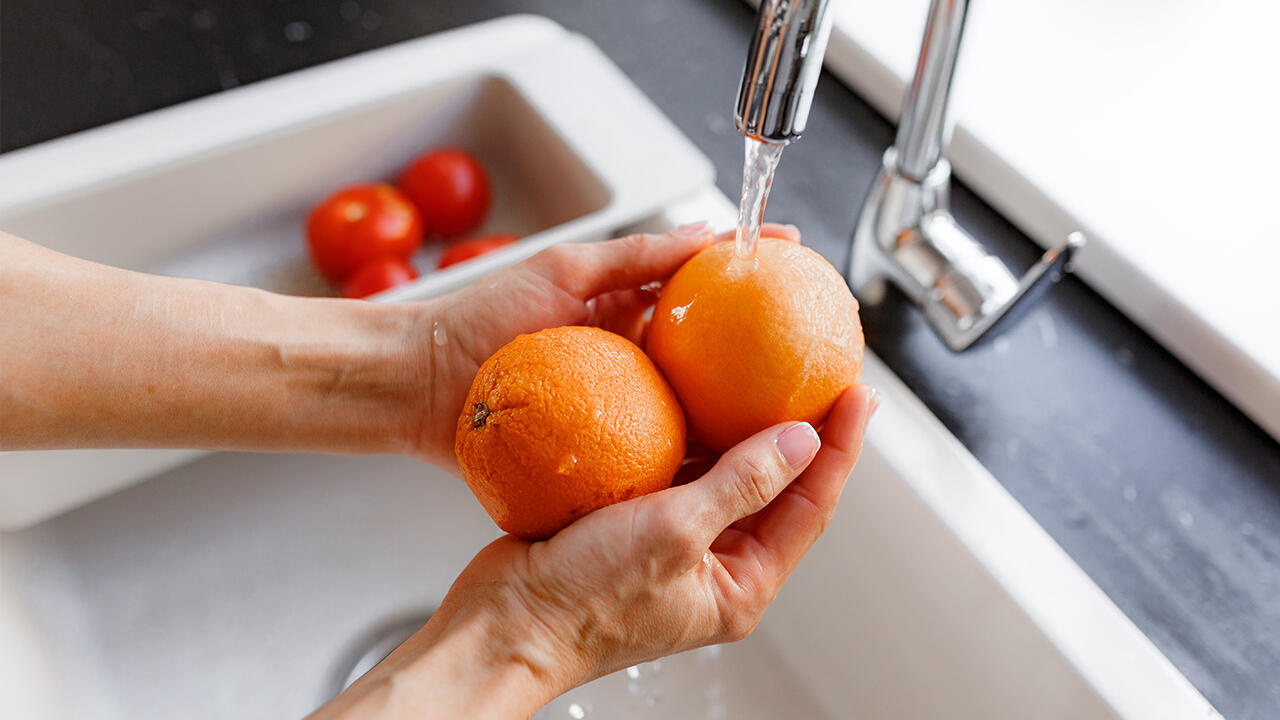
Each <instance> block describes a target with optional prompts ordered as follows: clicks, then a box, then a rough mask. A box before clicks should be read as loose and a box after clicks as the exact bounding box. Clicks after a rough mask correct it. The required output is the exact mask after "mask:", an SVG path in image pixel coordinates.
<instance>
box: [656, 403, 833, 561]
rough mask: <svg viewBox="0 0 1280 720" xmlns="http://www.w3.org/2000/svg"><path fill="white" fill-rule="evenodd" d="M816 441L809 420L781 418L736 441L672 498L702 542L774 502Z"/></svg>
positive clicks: (815, 448)
mask: <svg viewBox="0 0 1280 720" xmlns="http://www.w3.org/2000/svg"><path fill="white" fill-rule="evenodd" d="M820 444H821V442H820V440H819V438H818V433H816V432H815V431H814V429H813V427H812V426H811V425H809V423H804V422H801V423H783V424H780V425H775V426H773V427H771V428H769V429H767V430H763V431H761V432H758V433H756V434H755V435H753V436H751V437H749V438H747V439H746V440H743V441H742V442H740V443H738V444H737V445H736V446H734V447H733V448H732V449H730V450H729V452H727V453H725V454H724V455H722V456H721V457H720V459H719V461H717V462H716V464H715V466H714V467H712V468H711V471H710V472H708V473H707V474H706V475H704V476H702V477H701V478H699V479H698V480H695V481H694V482H691V483H689V484H688V485H684V486H682V487H679V488H675V489H674V490H673V491H672V495H673V497H672V498H671V499H670V502H673V503H674V504H675V505H676V506H677V507H678V508H679V510H680V512H681V513H683V514H684V515H685V517H686V518H687V522H688V523H689V524H691V525H693V526H694V527H695V528H696V531H697V532H698V533H699V534H700V538H701V539H702V541H703V543H704V544H703V547H707V546H708V545H710V543H711V541H712V540H714V539H715V538H716V537H717V536H718V535H719V534H720V533H721V532H722V531H723V530H724V529H725V528H726V527H728V526H729V525H730V524H731V523H733V522H734V521H736V520H739V519H741V518H744V517H747V516H748V515H751V514H752V513H755V512H758V511H759V510H761V509H763V508H764V507H765V506H766V505H768V504H769V503H770V502H772V501H773V499H774V498H776V497H777V496H778V494H779V493H781V492H782V490H783V488H785V487H786V486H787V483H790V482H791V481H792V480H793V479H795V478H796V476H797V475H799V474H800V472H801V471H803V470H804V468H805V467H807V466H808V465H809V463H810V461H812V460H813V458H814V454H815V453H816V452H817V451H818V448H819V446H820Z"/></svg>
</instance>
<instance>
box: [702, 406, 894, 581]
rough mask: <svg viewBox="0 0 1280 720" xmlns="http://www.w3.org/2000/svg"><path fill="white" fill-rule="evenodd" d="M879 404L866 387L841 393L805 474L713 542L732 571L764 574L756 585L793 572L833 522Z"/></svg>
mask: <svg viewBox="0 0 1280 720" xmlns="http://www.w3.org/2000/svg"><path fill="white" fill-rule="evenodd" d="M877 403H878V400H877V397H876V393H875V390H873V389H872V388H870V387H869V386H866V385H857V386H855V387H853V388H850V389H849V390H847V391H845V393H844V394H843V395H841V396H840V398H839V399H837V400H836V404H835V406H834V407H832V409H831V414H830V415H828V417H827V423H826V427H825V428H823V431H822V449H821V450H819V451H818V454H817V455H816V456H815V457H814V459H813V462H812V463H810V464H809V467H808V468H807V469H806V470H805V471H804V473H803V474H802V475H801V476H800V477H799V478H798V479H796V481H795V482H793V483H791V484H790V485H788V486H787V487H786V488H785V489H784V490H783V491H782V492H781V493H779V494H778V497H777V498H776V499H775V500H774V501H773V502H771V503H769V505H768V507H766V508H764V509H763V510H762V511H761V512H758V513H756V514H755V515H752V516H751V517H749V518H746V519H745V520H743V521H741V522H738V523H735V524H734V526H733V528H732V529H731V531H730V532H727V533H725V535H724V536H722V538H718V539H717V542H716V543H713V544H712V551H713V552H716V553H717V555H718V556H719V557H720V560H721V562H722V563H723V564H724V565H725V566H726V569H728V570H729V572H730V574H732V575H734V576H735V577H739V576H740V575H741V574H742V573H752V572H761V573H764V574H765V577H760V578H756V580H757V581H758V582H757V583H754V584H755V585H758V586H776V585H780V584H781V583H782V582H783V581H784V580H785V579H786V578H787V576H788V575H790V574H791V571H792V570H794V569H795V567H796V565H797V564H799V562H800V559H801V558H802V557H804V554H805V552H806V551H808V549H809V547H810V546H812V545H813V543H814V541H815V540H817V539H818V536H819V535H821V534H822V532H823V530H825V529H826V527H827V524H828V523H829V522H830V521H831V516H832V513H834V512H835V508H836V503H837V502H838V501H839V499H840V493H841V491H842V490H843V489H844V484H845V480H846V479H847V478H848V477H849V473H850V472H852V470H853V467H854V465H855V463H857V461H858V454H859V451H860V450H861V447H862V439H863V436H864V434H865V432H866V428H867V422H868V420H870V418H871V414H872V413H874V412H875V408H876V405H877Z"/></svg>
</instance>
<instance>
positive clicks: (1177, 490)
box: [0, 0, 1280, 720]
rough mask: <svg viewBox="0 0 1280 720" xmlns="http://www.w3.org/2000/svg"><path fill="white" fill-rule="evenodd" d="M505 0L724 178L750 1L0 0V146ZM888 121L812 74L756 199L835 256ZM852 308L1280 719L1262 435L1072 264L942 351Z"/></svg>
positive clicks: (890, 310) (1172, 637) (1100, 569)
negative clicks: (769, 187)
mask: <svg viewBox="0 0 1280 720" xmlns="http://www.w3.org/2000/svg"><path fill="white" fill-rule="evenodd" d="M885 1H886V2H888V1H889V0H885ZM512 12H538V13H542V14H545V15H548V16H550V17H552V18H554V19H555V20H557V21H559V22H560V23H561V24H563V25H565V26H567V27H569V28H571V29H573V30H577V31H580V32H582V33H584V34H586V35H587V36H589V37H591V38H592V39H593V40H594V41H595V42H596V43H597V44H598V45H600V46H601V47H602V48H603V49H604V50H605V52H606V53H608V54H609V56H610V57H612V58H613V60H614V62H616V63H617V64H618V65H619V66H621V67H622V69H623V70H624V71H625V72H626V73H627V74H628V75H630V76H631V78H632V79H633V80H634V81H635V82H636V83H637V84H638V85H639V86H640V88H641V89H642V90H644V92H646V93H647V94H648V95H649V96H650V97H652V98H653V99H654V100H655V101H656V102H657V104H658V105H659V106H661V107H662V109H663V110H664V111H665V112H666V113H667V114H668V115H670V116H671V118H672V119H673V120H674V121H675V122H676V124H677V125H679V126H680V128H681V129H683V130H684V132H685V133H686V134H687V135H689V137H691V138H692V139H693V140H694V142H696V143H697V144H698V145H699V146H700V147H701V148H702V150H703V152H705V153H706V154H707V155H708V156H710V157H711V158H712V160H713V161H714V162H715V164H716V168H717V170H718V173H719V175H718V182H719V185H720V188H721V189H722V190H724V191H725V193H726V194H728V195H729V196H730V197H736V193H737V191H738V184H739V182H740V176H741V142H740V140H739V139H738V137H737V136H736V134H735V133H734V131H733V128H732V123H731V119H730V108H731V105H732V102H733V96H734V92H735V90H736V86H737V82H738V78H739V73H740V70H741V65H742V61H743V58H744V54H745V43H746V38H747V35H748V31H749V28H750V25H751V22H752V17H753V13H752V12H751V11H750V10H749V9H748V8H747V7H746V6H745V5H742V4H740V3H739V2H737V1H736V0H705V1H697V0H647V1H646V2H636V3H621V2H614V3H606V2H601V1H600V0H572V1H570V0H558V1H554V2H553V1H552V0H539V1H534V2H524V3H521V2H500V1H496V0H492V1H487V2H477V1H473V2H455V3H424V2H395V1H393V0H346V1H345V2H301V1H297V0H293V1H285V2H270V3H267V2H235V1H234V0H222V1H220V2H211V1H207V0H206V1H203V2H200V1H197V2H182V1H180V0H0V149H3V150H12V149H15V148H19V147H22V146H25V145H28V144H31V143H35V142H39V141H41V140H47V139H50V138H54V137H57V136H59V135H64V134H66V133H70V132H74V131H77V130H81V129H84V128H88V127H92V126H95V125H100V124H103V123H107V122H110V121H113V120H117V119H120V118H124V117H127V116H130V115H134V114H137V113H141V112H145V111H147V110H152V109H155V108H159V107H163V106H166V105H170V104H173V103H177V102H181V101H183V100H188V99H191V98H194V97H198V96H201V95H206V94H209V93H213V92H217V91H219V90H222V89H226V88H230V87H234V86H236V85H241V84H245V83H250V82H253V81H255V80H260V79H263V78H266V77H270V76H273V75H277V74H280V73H283V72H288V71H290V70H295V69H298V68H302V67H306V66H308V65H313V64H316V63H319V62H323V61H326V60H332V59H335V58H339V57H342V56H345V55H350V54H352V53H356V52H360V51H362V50H367V49H369V48H374V47H378V46H381V45H386V44H388V43H393V42H397V41H400V40H406V39H409V38H413V37H417V36H419V35H423V34H427V33H431V32H434V31H437V30H441V29H445V28H449V27H454V26H457V25H462V24H467V23H470V22H473V21H476V20H481V19H484V18H489V17H494V16H498V15H503V14H508V13H512ZM892 134H893V128H892V126H891V125H890V124H889V123H888V122H886V121H885V119H884V118H882V117H880V116H879V115H877V114H876V113H875V112H874V111H873V110H871V109H870V108H869V107H868V106H867V105H866V104H865V103H864V102H862V101H861V100H860V99H858V98H857V97H856V96H855V95H854V94H853V93H851V92H850V91H849V90H848V89H846V88H845V87H844V86H843V85H841V84H840V83H839V82H837V81H835V80H833V79H832V78H830V77H824V79H823V80H822V82H821V84H820V86H819V88H818V93H817V100H816V102H815V105H814V108H813V111H812V116H811V119H810V124H809V128H808V131H807V133H806V137H805V138H804V139H803V140H802V141H801V142H799V143H797V144H795V145H793V146H792V147H791V148H789V149H788V150H787V152H786V154H785V156H784V159H783V161H782V165H781V168H780V170H779V172H778V177H777V182H776V184H775V187H774V191H773V197H772V199H771V201H770V203H769V213H768V215H769V217H770V219H774V220H785V221H790V222H794V223H796V224H797V225H799V226H800V227H801V228H802V229H803V230H804V232H805V238H806V241H807V242H808V243H809V244H810V245H812V246H814V247H816V248H817V249H819V250H820V251H822V252H823V253H824V254H826V255H827V257H828V258H830V259H831V261H832V262H833V263H834V264H835V265H836V267H839V268H843V267H844V265H845V262H846V261H847V257H848V255H847V254H848V248H849V237H850V231H851V229H852V227H853V224H854V219H855V215H856V213H857V210H858V208H859V207H860V205H861V200H862V198H863V196H864V195H865V193H866V191H867V188H868V187H869V186H870V183H871V180H872V177H873V176H874V174H875V172H876V170H877V168H878V167H879V158H880V153H881V151H882V150H883V149H884V148H885V147H887V146H888V145H889V144H890V143H891V141H892ZM1171 151H1172V150H1171ZM1100 171H1103V169H1100ZM953 205H954V209H955V212H956V214H957V215H958V216H959V217H960V219H961V221H962V222H963V223H964V224H965V225H966V226H967V227H968V228H969V229H970V230H971V231H973V232H974V233H975V234H976V235H977V236H978V237H979V238H982V239H983V240H984V241H985V242H986V243H988V245H989V246H990V247H992V248H994V249H995V250H996V251H997V252H998V253H999V254H1001V255H1002V256H1004V257H1005V258H1006V259H1007V260H1009V261H1010V263H1011V264H1012V265H1013V266H1014V267H1025V266H1027V265H1029V264H1030V263H1031V262H1032V260H1033V259H1034V258H1035V257H1036V256H1037V255H1038V250H1037V249H1036V248H1035V246H1034V245H1033V244H1032V243H1031V242H1030V241H1029V240H1028V239H1027V238H1026V237H1024V236H1023V235H1022V234H1021V233H1019V232H1018V231H1017V230H1016V229H1014V228H1013V227H1012V226H1011V225H1010V224H1009V223H1008V222H1006V221H1005V220H1004V219H1003V218H1001V217H1000V216H999V215H997V214H996V213H995V212H994V211H993V210H992V209H991V208H989V207H988V206H987V205H985V204H984V203H983V202H982V201H981V200H978V199H977V198H976V197H974V196H973V194H972V193H970V192H968V191H967V189H966V188H964V187H963V186H961V187H957V188H956V189H955V193H954V198H953ZM864 321H865V324H866V328H867V334H868V339H869V342H870V344H871V346H872V347H873V348H874V349H875V351H876V352H877V353H878V354H879V355H880V356H881V357H882V358H884V360H885V361H886V362H888V363H889V365H890V366H891V367H892V368H893V369H894V370H895V371H896V372H897V373H898V374H899V375H900V376H901V377H902V378H903V379H904V380H905V381H906V382H907V384H908V385H910V386H911V387H912V389H913V390H915V392H916V393H918V394H919V395H920V397H921V398H923V399H924V401H925V402H926V403H927V404H928V405H929V407H930V408H931V409H932V410H933V411H934V412H935V413H936V414H937V415H938V416H939V417H940V418H942V420H943V422H945V423H946V425H947V426H948V427H949V428H950V429H951V431H952V432H954V433H955V434H956V435H957V436H958V437H959V438H960V439H961V440H962V441H963V442H964V443H965V445H967V446H968V447H969V449H970V450H971V451H972V452H973V454H974V455H976V456H977V457H978V459H979V460H981V461H982V463H983V464H984V465H986V466H987V467H988V468H989V469H990V470H991V471H992V473H994V474H995V476H996V477H997V478H999V480H1000V481H1001V482H1002V483H1003V484H1004V485H1005V487H1007V488H1008V489H1009V491H1010V492H1012V493H1013V495H1014V496H1015V497H1016V498H1017V499H1018V500H1019V502H1021V503H1022V505H1023V506H1025V507H1026V508H1027V509H1028V510H1029V511H1030V512H1031V514H1032V515H1033V516H1035V518H1036V519H1037V520H1038V521H1039V522H1040V524H1041V525H1043V526H1044V527H1045V528H1046V529H1047V530H1048V531H1049V533H1050V534H1051V535H1052V536H1053V537H1054V538H1055V539H1056V540H1057V541H1058V543H1060V544H1061V545H1062V547H1063V548H1065V549H1066V551H1067V552H1068V553H1069V554H1070V555H1071V557H1072V558H1074V559H1075V561H1076V562H1077V563H1078V564H1079V565H1080V566H1081V567H1083V568H1084V569H1085V571H1087V572H1088V573H1089V575H1090V576H1091V577H1092V578H1093V579H1094V581H1095V582H1097V583H1098V585H1100V586H1101V587H1102V589H1103V590H1104V591H1106V593H1107V594H1108V595H1109V596H1110V597H1111V598H1112V599H1113V600H1114V601H1115V602H1116V604H1118V605H1119V606H1120V608H1121V609H1122V610H1123V611H1124V612H1125V613H1126V614H1127V615H1128V616H1129V617H1130V618H1132V619H1133V620H1134V622H1135V623H1137V625H1138V626H1139V627H1140V628H1141V629H1142V630H1143V632H1145V633H1146V634H1147V635H1148V636H1149V637H1150V638H1151V639H1152V640H1153V641H1155V643H1156V645H1157V646H1159V647H1160V649H1161V650H1162V651H1163V652H1164V653H1165V654H1166V655H1168V656H1169V658H1170V659H1171V660H1172V661H1173V662H1174V664H1175V665H1177V667H1178V668H1179V669H1180V670H1181V671H1182V672H1183V673H1184V674H1186V675H1187V677H1188V678H1190V679H1191V681H1192V682H1193V683H1194V684H1195V685H1196V687H1198V688H1199V689H1200V690H1201V691H1202V692H1203V693H1204V694H1205V695H1206V696H1207V697H1208V698H1209V700H1210V701H1211V702H1213V704H1214V705H1215V706H1216V707H1217V708H1219V709H1220V710H1221V711H1222V712H1223V713H1224V714H1225V715H1226V716H1227V718H1230V719H1231V720H1246V719H1249V720H1253V719H1256V720H1263V719H1268V720H1273V719H1274V718H1278V717H1280V445H1277V443H1276V442H1275V441H1273V440H1272V439H1271V438H1269V437H1268V436H1267V435H1266V434H1265V433H1263V432H1262V431H1261V430H1260V429H1259V428H1258V427H1257V426H1255V425H1254V424H1253V423H1251V422H1250V421H1249V420H1248V419H1247V418H1246V417H1244V416H1243V415H1242V414H1241V413H1240V412H1238V411H1237V410H1235V409H1234V408H1233V407H1232V406H1231V404H1230V403H1228V402H1227V401H1226V400H1224V399H1223V398H1222V397H1221V396H1219V395H1218V394H1217V393H1216V392H1215V391H1213V390H1212V389H1211V388H1209V387H1208V386H1207V385H1205V383H1203V382H1202V381H1201V380H1200V379H1198V378H1197V377H1196V376H1195V375H1194V374H1193V373H1192V372H1191V371H1189V370H1188V369H1187V368H1186V367H1184V366H1183V365H1182V364H1181V363H1180V362H1178V361H1177V360H1176V359H1174V358H1173V357H1171V356H1170V355H1169V354H1168V353H1167V352H1165V351H1164V350H1163V349H1162V348H1161V347H1160V346H1159V345H1157V344H1156V343H1155V342H1153V341H1152V340H1151V339H1150V338H1149V337H1148V336H1147V335H1146V334H1145V333H1143V332H1142V331H1141V330H1140V329H1138V328H1137V327H1135V326H1134V325H1133V324H1132V323H1130V322H1129V321H1128V320H1127V319H1125V317H1124V316H1123V315H1121V314H1120V313H1119V312H1118V311H1117V310H1116V309H1115V308H1113V307H1111V306H1110V305H1109V304H1108V303H1107V302H1105V301H1104V300H1102V299H1101V298H1099V296H1098V295H1096V294H1095V293H1093V292H1092V291H1091V290H1090V289H1089V288H1087V287H1086V286H1085V285H1083V284H1082V283H1081V282H1079V281H1078V280H1074V279H1068V280H1066V281H1064V282H1063V283H1062V284H1061V285H1059V286H1058V287H1057V288H1055V289H1054V291H1053V292H1052V293H1051V294H1050V295H1049V297H1048V298H1047V300H1046V301H1045V302H1043V303H1042V304H1040V305H1039V306H1038V307H1037V308H1036V309H1035V310H1034V311H1032V312H1031V313H1030V314H1029V315H1028V316H1027V317H1025V318H1024V319H1023V321H1022V322H1021V323H1020V324H1018V325H1016V326H1014V327H1013V328H1011V329H1010V330H1008V331H1007V332H1006V333H1005V334H1004V335H1002V336H1001V338H1000V339H999V340H998V341H995V342H988V343H986V344H985V345H983V346H981V347H979V348H976V349H974V350H971V351H969V352H967V353H964V354H961V355H954V354H951V353H950V352H948V351H947V350H946V349H945V348H943V346H942V345H941V343H940V342H939V341H938V340H937V339H935V338H934V336H933V335H932V333H931V331H930V330H929V329H928V328H927V327H926V326H925V324H924V322H923V320H922V318H921V316H920V314H919V313H918V312H917V311H916V310H915V309H914V308H912V307H910V306H909V305H908V304H907V303H905V302H904V301H902V300H901V298H892V299H891V300H890V301H889V302H888V303H886V304H885V305H884V306H883V307H881V308H879V309H875V310H868V311H867V312H866V313H865V314H864Z"/></svg>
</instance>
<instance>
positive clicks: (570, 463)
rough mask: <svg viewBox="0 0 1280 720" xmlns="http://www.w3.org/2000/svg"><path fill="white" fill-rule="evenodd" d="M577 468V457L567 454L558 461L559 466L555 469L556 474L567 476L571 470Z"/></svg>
mask: <svg viewBox="0 0 1280 720" xmlns="http://www.w3.org/2000/svg"><path fill="white" fill-rule="evenodd" d="M577 466H578V456H577V455H574V454H573V453H569V454H568V455H565V456H564V457H563V458H561V459H560V464H559V465H558V466H557V467H556V472H558V473H560V474H561V475H568V474H569V473H571V472H573V469H574V468H575V467H577Z"/></svg>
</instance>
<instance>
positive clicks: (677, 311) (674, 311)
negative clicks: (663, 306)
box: [671, 303, 693, 325]
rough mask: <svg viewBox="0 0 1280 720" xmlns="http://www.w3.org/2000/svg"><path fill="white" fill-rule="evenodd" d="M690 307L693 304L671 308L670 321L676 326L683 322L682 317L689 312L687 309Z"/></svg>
mask: <svg viewBox="0 0 1280 720" xmlns="http://www.w3.org/2000/svg"><path fill="white" fill-rule="evenodd" d="M692 306H693V303H689V304H688V305H681V306H680V307H673V308H671V319H672V320H674V321H675V323H676V324H677V325H679V324H680V323H682V322H684V316H685V315H686V314H687V313H688V312H689V308H690V307H692Z"/></svg>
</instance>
